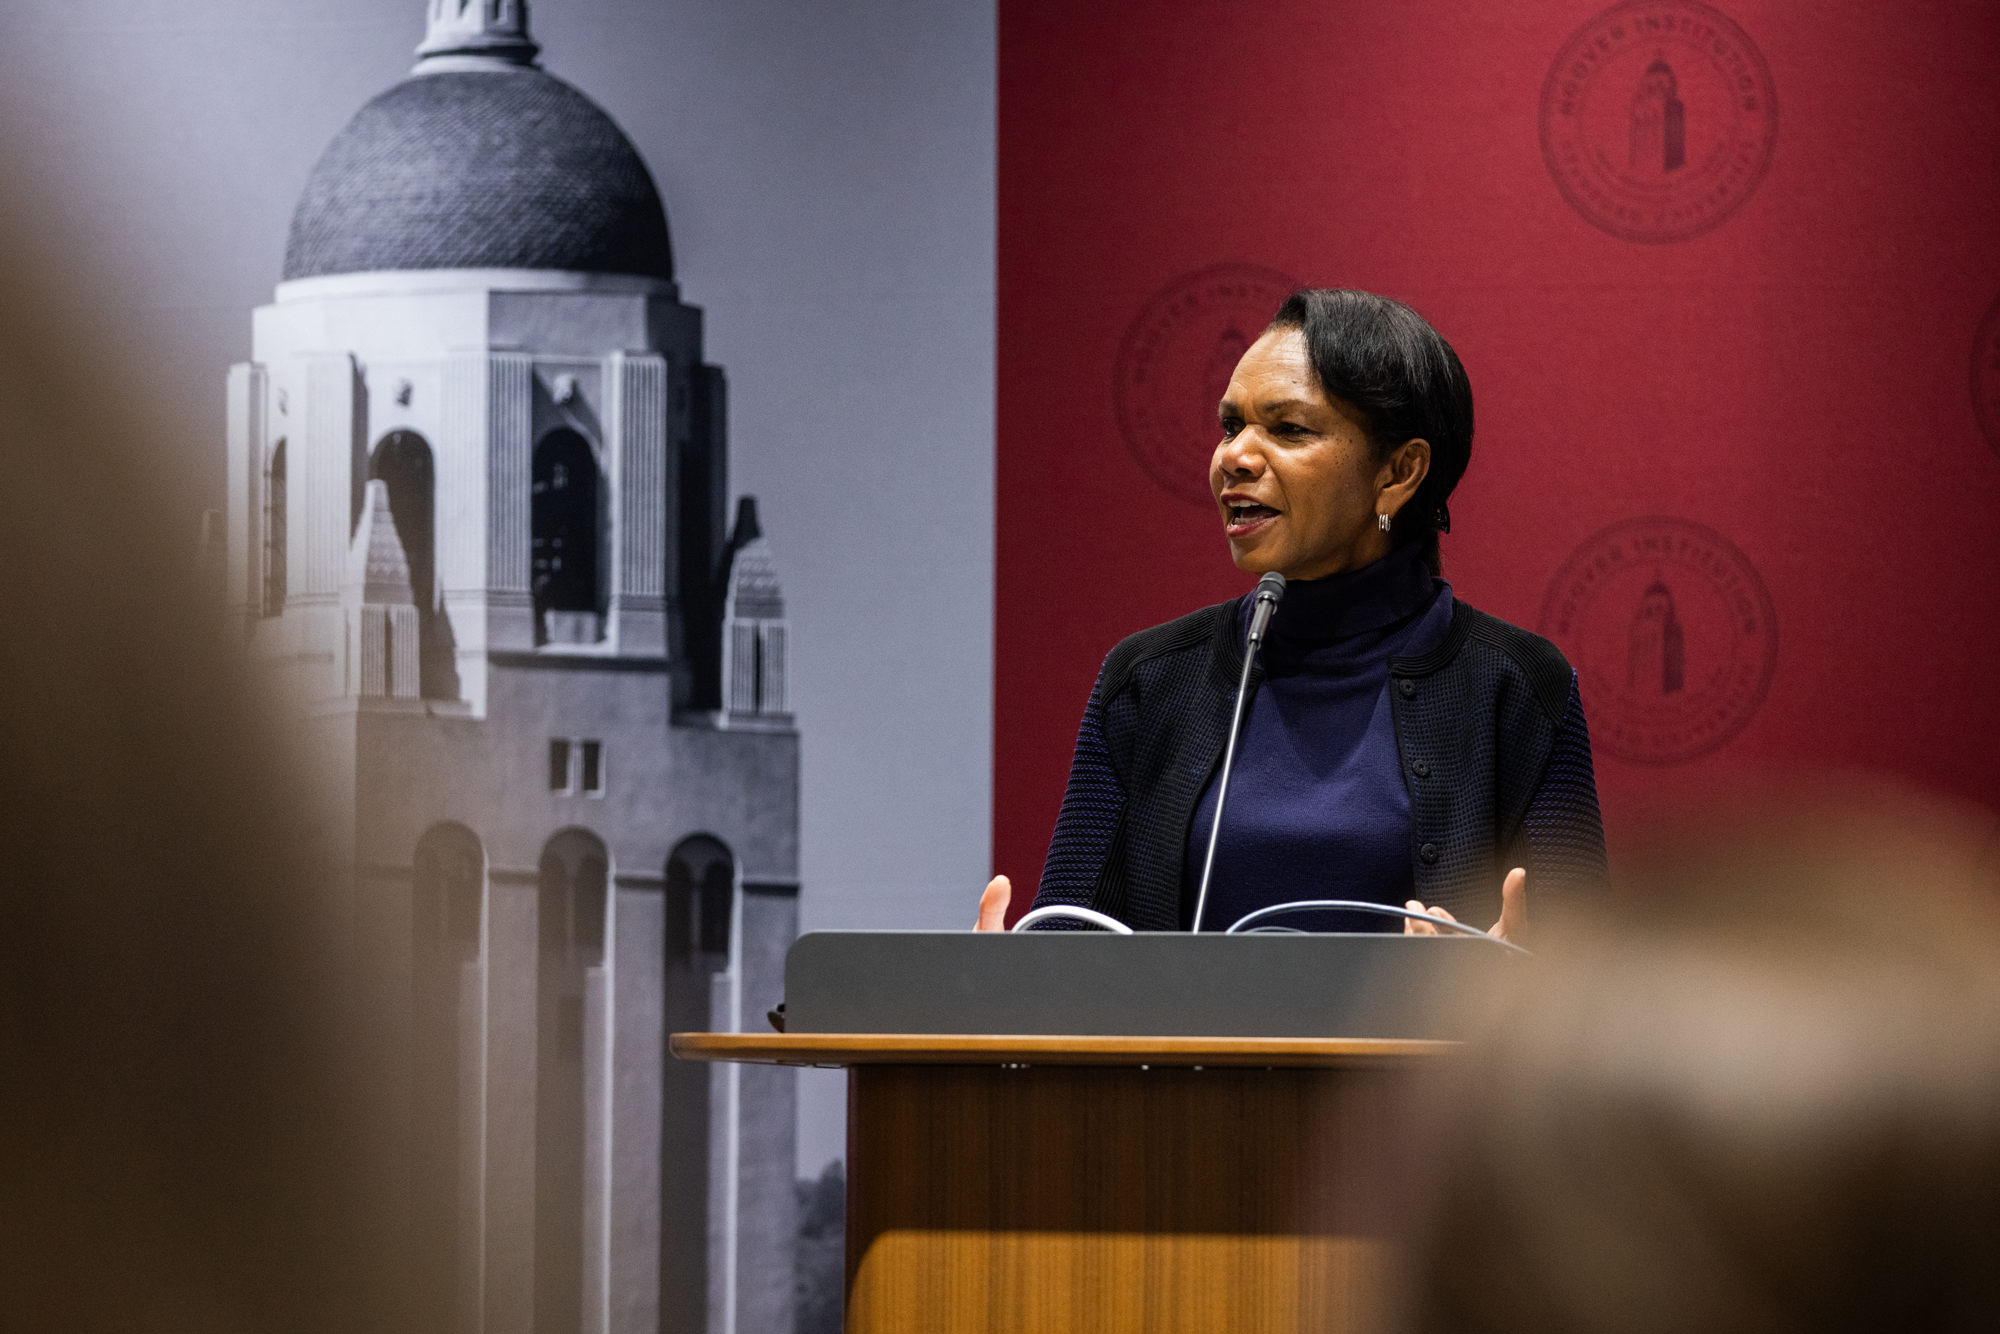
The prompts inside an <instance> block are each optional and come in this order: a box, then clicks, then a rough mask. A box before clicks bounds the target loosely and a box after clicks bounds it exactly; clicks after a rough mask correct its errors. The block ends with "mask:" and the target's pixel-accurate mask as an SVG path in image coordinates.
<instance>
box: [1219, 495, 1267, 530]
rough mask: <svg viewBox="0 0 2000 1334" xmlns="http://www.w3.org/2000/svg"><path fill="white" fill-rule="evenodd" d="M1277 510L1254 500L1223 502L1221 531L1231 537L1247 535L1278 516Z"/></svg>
mask: <svg viewBox="0 0 2000 1334" xmlns="http://www.w3.org/2000/svg"><path fill="white" fill-rule="evenodd" d="M1278 513H1279V511H1277V510H1274V509H1272V508H1271V507H1270V506H1269V505H1264V504H1259V503H1258V502H1256V501H1254V500H1229V501H1225V502H1224V514H1225V515H1226V516H1227V517H1225V518H1224V519H1223V521H1222V523H1223V529H1222V530H1223V531H1224V532H1225V533H1227V534H1229V536H1231V537H1248V536H1249V535H1250V534H1251V533H1254V532H1256V531H1257V530H1258V529H1259V528H1262V527H1263V526H1264V525H1265V524H1267V523H1269V522H1271V520H1273V519H1275V518H1277V517H1278Z"/></svg>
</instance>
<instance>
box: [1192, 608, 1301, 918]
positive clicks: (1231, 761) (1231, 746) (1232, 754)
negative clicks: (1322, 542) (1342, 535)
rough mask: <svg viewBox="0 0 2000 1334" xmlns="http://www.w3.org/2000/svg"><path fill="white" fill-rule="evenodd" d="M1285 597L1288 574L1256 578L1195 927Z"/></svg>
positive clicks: (1205, 903)
mask: <svg viewBox="0 0 2000 1334" xmlns="http://www.w3.org/2000/svg"><path fill="white" fill-rule="evenodd" d="M1284 600H1285V576H1284V575H1282V574H1279V573H1278V572H1277V571H1276V570H1273V571H1271V572H1270V573H1269V574H1267V575H1265V576H1264V577H1263V578H1262V579H1259V580H1258V581H1257V601H1256V602H1255V603H1254V604H1253V605H1252V606H1251V608H1250V634H1249V637H1248V638H1247V639H1246V640H1245V641H1244V644H1243V675H1242V676H1240V677H1238V678H1237V681H1236V708H1235V710H1234V712H1232V713H1231V714H1230V717H1229V741H1228V744H1226V745H1225V746H1224V747H1223V748H1222V778H1221V781H1219V782H1218V783H1217V784H1216V785H1215V823H1214V824H1213V825H1211V826H1209V830H1208V853H1207V855H1206V856H1204V857H1203V858H1202V859H1201V890H1200V892H1199V893H1197V894H1196V895H1195V896H1194V930H1196V931H1199V930H1201V914H1202V910H1203V909H1205V908H1206V907H1208V878H1209V876H1210V875H1211V874H1213V872H1214V871H1215V845H1216V842H1217V841H1218V840H1219V839H1220V838H1221V837H1222V803H1223V802H1224V801H1225V800H1226V799H1227V798H1228V796H1229V771H1230V770H1231V769H1233V768H1235V767H1236V735H1237V733H1239V732H1241V731H1242V730H1243V706H1244V705H1245V704H1246V703H1247V702H1248V699H1249V694H1250V668H1251V667H1252V665H1254V664H1255V663H1256V661H1257V649H1258V648H1259V646H1261V645H1262V644H1263V642H1264V631H1265V630H1266V628H1268V627H1269V626H1270V624H1271V613H1272V612H1274V611H1276V610H1277V609H1278V604H1279V603H1280V602H1282V601H1284Z"/></svg>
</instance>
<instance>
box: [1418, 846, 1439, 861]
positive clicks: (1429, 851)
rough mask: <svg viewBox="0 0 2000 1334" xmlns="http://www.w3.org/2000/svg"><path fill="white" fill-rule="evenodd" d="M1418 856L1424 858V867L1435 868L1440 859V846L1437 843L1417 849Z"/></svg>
mask: <svg viewBox="0 0 2000 1334" xmlns="http://www.w3.org/2000/svg"><path fill="white" fill-rule="evenodd" d="M1417 856H1419V857H1421V858H1423V860H1424V865H1426V866H1435V865H1436V864H1437V859H1438V845H1437V844H1435V843H1426V844H1424V845H1423V846H1422V847H1421V848H1418V849H1417Z"/></svg>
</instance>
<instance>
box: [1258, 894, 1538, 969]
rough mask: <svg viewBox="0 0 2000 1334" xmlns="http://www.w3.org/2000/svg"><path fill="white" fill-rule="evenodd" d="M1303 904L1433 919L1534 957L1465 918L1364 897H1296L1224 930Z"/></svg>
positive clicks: (1447, 926) (1436, 922)
mask: <svg viewBox="0 0 2000 1334" xmlns="http://www.w3.org/2000/svg"><path fill="white" fill-rule="evenodd" d="M1301 908H1338V909H1341V910H1342V911H1347V912H1372V913H1380V914H1381V915H1382V916H1384V917H1406V918H1408V919H1409V920H1411V921H1413V922H1429V923H1430V924H1431V925H1433V926H1441V927H1443V928H1444V929H1445V930H1447V931H1456V932H1457V933H1458V934H1460V935H1462V936H1478V937H1479V938H1480V939H1481V940H1490V941H1492V942H1493V943H1494V944H1495V945H1505V946H1506V947H1507V948H1508V949H1510V950H1512V951H1514V952H1515V953H1516V954H1525V955H1527V956H1528V957H1529V958H1533V957H1534V952H1533V951H1532V950H1524V949H1522V948H1521V947H1520V946H1519V945H1516V944H1515V943H1514V942H1513V941H1511V940H1502V939H1501V938H1500V937H1499V936H1495V935H1491V934H1489V933H1487V932H1485V931H1481V930H1480V929H1479V928H1478V927H1476V926H1467V925H1466V924H1465V923H1464V922H1456V921H1453V920H1452V919H1451V918H1449V917H1439V916H1437V915H1436V914H1434V913H1427V912H1417V911H1415V910H1413V909H1410V908H1394V907H1391V906H1390V905H1388V904H1386V903H1368V902H1366V901H1364V900H1361V899H1295V900H1293V901H1292V902H1290V903H1274V904H1272V905H1271V906H1270V907H1268V908H1259V909H1258V910H1257V911H1256V912H1250V913H1245V914H1243V916H1241V917H1239V918H1237V919H1236V921H1235V922H1234V923H1233V924H1232V925H1231V926H1230V928H1229V929H1228V930H1227V931H1224V932H1223V933H1222V934H1223V935H1225V936H1233V935H1237V934H1239V933H1241V934H1243V935H1255V934H1257V933H1256V932H1254V931H1244V930H1243V928H1244V927H1246V926H1248V925H1249V924H1250V923H1252V922H1254V921H1256V920H1257V919H1258V918H1259V917H1271V916H1274V915H1276V914H1278V913H1281V912H1295V911H1297V910H1299V909H1301Z"/></svg>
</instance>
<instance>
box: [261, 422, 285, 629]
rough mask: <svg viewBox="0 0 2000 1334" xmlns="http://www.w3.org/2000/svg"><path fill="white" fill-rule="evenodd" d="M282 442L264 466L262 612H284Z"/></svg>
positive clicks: (283, 454) (283, 465)
mask: <svg viewBox="0 0 2000 1334" xmlns="http://www.w3.org/2000/svg"><path fill="white" fill-rule="evenodd" d="M285 540H286V539H285V442H284V441H283V440H280V441H278V443H277V445H276V446H275V447H274V448H273V449H272V450H271V461H270V464H269V465H268V466H267V467H266V468H265V470H264V614H265V615H266V616H282V615H284V614H285V594H286V591H287V590H286V580H287V575H286V572H285Z"/></svg>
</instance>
